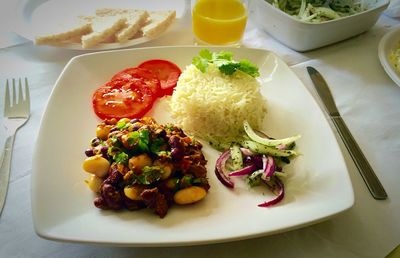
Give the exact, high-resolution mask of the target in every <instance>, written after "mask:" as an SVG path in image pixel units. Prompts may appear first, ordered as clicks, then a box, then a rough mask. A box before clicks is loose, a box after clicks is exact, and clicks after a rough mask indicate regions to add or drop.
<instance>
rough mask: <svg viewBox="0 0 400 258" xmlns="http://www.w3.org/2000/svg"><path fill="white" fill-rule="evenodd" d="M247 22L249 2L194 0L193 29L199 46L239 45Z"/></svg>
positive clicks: (239, 0) (242, 0) (238, 0)
mask: <svg viewBox="0 0 400 258" xmlns="http://www.w3.org/2000/svg"><path fill="white" fill-rule="evenodd" d="M246 22H247V1H244V0H192V28H193V33H194V35H195V40H196V42H197V43H199V44H211V45H239V44H240V40H241V39H242V36H243V33H244V30H245V28H246Z"/></svg>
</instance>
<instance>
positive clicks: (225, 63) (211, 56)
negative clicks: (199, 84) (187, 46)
mask: <svg viewBox="0 0 400 258" xmlns="http://www.w3.org/2000/svg"><path fill="white" fill-rule="evenodd" d="M232 57H233V54H232V53H231V52H226V51H220V52H211V51H210V50H208V49H202V50H200V52H199V55H198V56H195V57H194V58H193V60H192V64H194V65H195V66H196V67H197V68H198V69H199V70H200V71H201V72H203V73H205V72H206V70H207V67H208V64H209V63H211V64H215V65H216V66H217V67H218V69H219V70H220V72H221V73H224V74H227V75H231V74H233V73H234V72H235V71H237V70H240V71H242V72H244V73H247V74H248V75H250V76H252V77H258V76H260V73H259V72H258V67H257V66H255V65H254V64H252V63H251V62H250V61H249V60H246V59H243V60H241V61H239V62H238V61H235V60H233V59H232Z"/></svg>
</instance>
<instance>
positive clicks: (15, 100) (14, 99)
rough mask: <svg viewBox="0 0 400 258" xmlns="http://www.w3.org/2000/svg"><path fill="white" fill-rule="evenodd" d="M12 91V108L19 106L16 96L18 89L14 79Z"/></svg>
mask: <svg viewBox="0 0 400 258" xmlns="http://www.w3.org/2000/svg"><path fill="white" fill-rule="evenodd" d="M12 82H13V83H12V91H11V94H12V96H11V97H12V102H11V105H12V106H15V105H16V104H17V97H16V96H15V91H16V89H15V79H13V80H12Z"/></svg>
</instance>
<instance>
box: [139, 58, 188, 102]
mask: <svg viewBox="0 0 400 258" xmlns="http://www.w3.org/2000/svg"><path fill="white" fill-rule="evenodd" d="M138 67H139V68H144V69H147V70H150V71H152V72H153V73H154V74H156V76H157V78H158V79H159V80H160V87H161V90H162V91H163V95H172V92H173V90H174V88H175V86H176V83H177V81H178V79H179V76H180V75H181V73H182V71H181V69H180V68H179V67H178V66H177V65H176V64H174V63H172V62H170V61H167V60H160V59H153V60H148V61H145V62H143V63H141V64H140V65H138Z"/></svg>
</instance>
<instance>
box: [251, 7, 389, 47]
mask: <svg viewBox="0 0 400 258" xmlns="http://www.w3.org/2000/svg"><path fill="white" fill-rule="evenodd" d="M254 4H255V14H256V18H257V22H258V24H259V25H260V26H261V28H263V29H264V30H265V31H266V32H267V33H269V34H270V35H271V36H273V37H274V38H275V39H277V40H278V41H280V42H281V43H283V44H285V45H286V46H288V47H290V48H292V49H294V50H296V51H300V52H302V51H308V50H312V49H316V48H319V47H323V46H326V45H329V44H333V43H336V42H338V41H341V40H344V39H348V38H350V37H353V36H356V35H358V34H360V33H362V32H365V31H367V30H368V29H370V28H371V27H372V26H373V25H374V24H375V23H376V21H377V20H378V18H379V16H380V14H381V13H382V12H383V11H384V10H385V9H386V8H387V6H388V5H389V0H377V3H376V4H374V6H373V7H372V8H369V9H368V10H366V11H364V12H361V13H357V14H354V15H351V16H347V17H343V18H339V19H336V20H331V21H326V22H322V23H309V22H303V21H300V20H298V19H296V18H295V17H292V16H291V15H289V14H287V13H285V12H283V11H281V10H280V9H278V8H276V7H274V6H272V5H271V4H270V3H268V2H266V1H265V0H255V1H254Z"/></svg>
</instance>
